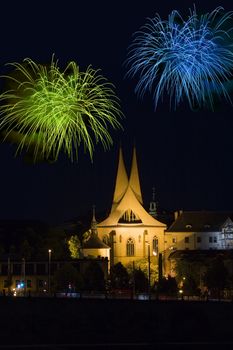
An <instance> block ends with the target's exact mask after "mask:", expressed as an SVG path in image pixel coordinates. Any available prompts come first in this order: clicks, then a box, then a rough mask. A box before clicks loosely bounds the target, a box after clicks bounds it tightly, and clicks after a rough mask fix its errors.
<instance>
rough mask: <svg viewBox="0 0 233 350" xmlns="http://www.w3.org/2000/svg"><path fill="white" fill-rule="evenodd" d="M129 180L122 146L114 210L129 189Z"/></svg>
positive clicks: (113, 204)
mask: <svg viewBox="0 0 233 350" xmlns="http://www.w3.org/2000/svg"><path fill="white" fill-rule="evenodd" d="M128 182H129V180H128V176H127V173H126V169H125V163H124V159H123V154H122V148H121V147H120V150H119V162H118V169H117V177H116V185H115V191H114V196H113V203H112V210H111V211H113V210H114V209H115V207H116V205H117V203H119V202H120V200H121V199H122V197H123V196H124V194H125V191H126V190H127V186H128Z"/></svg>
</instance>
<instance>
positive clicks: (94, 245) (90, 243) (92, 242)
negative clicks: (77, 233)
mask: <svg viewBox="0 0 233 350" xmlns="http://www.w3.org/2000/svg"><path fill="white" fill-rule="evenodd" d="M92 210H93V214H92V221H91V235H90V237H89V239H88V240H87V241H85V242H84V243H83V249H110V247H109V246H108V245H107V244H105V243H104V242H102V241H101V239H100V238H99V237H98V231H97V221H96V218H95V206H94V205H93V208H92Z"/></svg>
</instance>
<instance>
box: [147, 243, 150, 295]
mask: <svg viewBox="0 0 233 350" xmlns="http://www.w3.org/2000/svg"><path fill="white" fill-rule="evenodd" d="M147 248H148V296H149V300H150V298H151V294H150V293H151V290H150V275H151V272H150V244H149V243H147Z"/></svg>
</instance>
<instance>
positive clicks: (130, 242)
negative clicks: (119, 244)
mask: <svg viewBox="0 0 233 350" xmlns="http://www.w3.org/2000/svg"><path fill="white" fill-rule="evenodd" d="M126 255H127V256H134V241H133V240H132V238H129V239H128V241H127V244H126Z"/></svg>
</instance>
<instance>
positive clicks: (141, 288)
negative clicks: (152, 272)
mask: <svg viewBox="0 0 233 350" xmlns="http://www.w3.org/2000/svg"><path fill="white" fill-rule="evenodd" d="M133 282H134V288H135V291H136V292H145V291H146V290H147V289H148V279H147V277H146V275H145V273H144V272H143V271H142V270H141V269H140V267H139V269H135V270H134V272H133Z"/></svg>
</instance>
